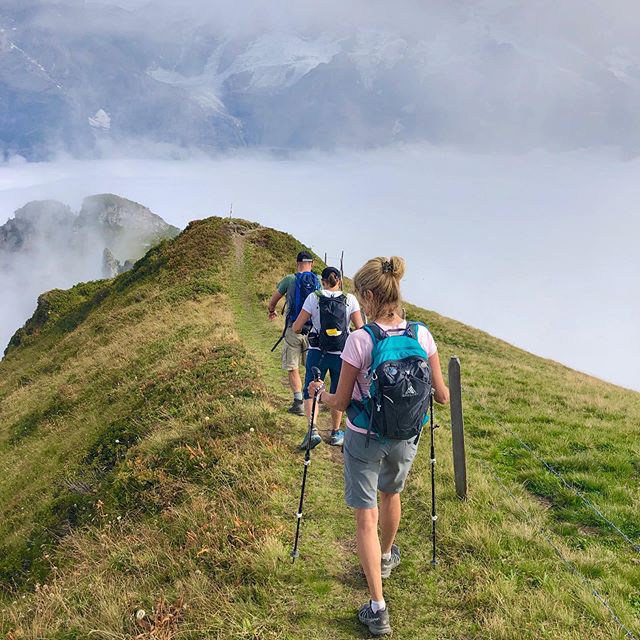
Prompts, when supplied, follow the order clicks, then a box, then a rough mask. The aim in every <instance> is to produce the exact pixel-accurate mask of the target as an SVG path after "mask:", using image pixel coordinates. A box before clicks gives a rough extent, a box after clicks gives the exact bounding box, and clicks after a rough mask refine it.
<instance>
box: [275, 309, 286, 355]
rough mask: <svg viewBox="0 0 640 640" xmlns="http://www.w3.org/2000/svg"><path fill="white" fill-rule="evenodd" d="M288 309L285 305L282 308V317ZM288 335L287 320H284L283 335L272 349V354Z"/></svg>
mask: <svg viewBox="0 0 640 640" xmlns="http://www.w3.org/2000/svg"><path fill="white" fill-rule="evenodd" d="M286 308H287V305H286V303H285V305H284V306H283V307H282V315H284V312H285V309H286ZM286 333H287V319H286V318H285V319H284V329H283V330H282V335H281V336H280V337H279V338H278V341H277V342H276V343H275V344H274V345H273V347H271V353H273V352H274V351H275V350H276V347H277V346H278V345H279V344H280V343H281V342H282V341H283V340H284V337H285V335H286Z"/></svg>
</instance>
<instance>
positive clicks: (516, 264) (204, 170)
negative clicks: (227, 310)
mask: <svg viewBox="0 0 640 640" xmlns="http://www.w3.org/2000/svg"><path fill="white" fill-rule="evenodd" d="M639 179H640V160H623V159H621V158H620V157H618V156H617V155H616V154H615V153H606V152H601V151H599V152H594V151H579V152H571V153H549V152H541V151H540V152H530V153H526V154H521V155H505V154H502V155H479V154H478V155H473V154H468V153H463V152H460V151H453V150H444V149H441V148H436V147H431V146H425V145H415V146H403V147H396V148H388V149H384V150H378V151H367V152H360V151H344V152H336V153H330V154H320V153H311V152H309V153H298V154H294V155H282V154H279V155H277V156H276V155H273V154H269V153H262V152H261V153H258V152H255V153H248V152H245V153H236V154H231V155H225V156H221V157H218V158H210V157H203V156H193V157H191V158H187V159H185V158H183V159H178V160H172V159H168V158H164V159H155V160H147V159H139V158H138V159H136V158H129V159H114V160H99V161H78V160H73V159H61V160H59V161H56V162H51V163H24V162H21V161H20V160H19V159H14V160H13V161H11V162H8V163H5V164H3V165H0V224H2V223H4V222H5V221H6V220H7V219H8V218H9V217H11V216H12V214H13V211H14V210H15V209H17V208H18V207H20V206H22V205H23V204H25V203H26V202H27V201H29V200H34V199H46V198H56V199H59V200H61V201H63V202H65V203H68V204H69V205H71V206H72V208H73V209H75V210H77V209H78V208H79V206H80V203H81V200H82V198H83V197H85V196H87V195H89V194H93V193H103V192H112V193H117V194H118V195H122V196H124V197H127V198H130V199H132V200H135V201H138V202H140V203H142V204H144V205H146V206H148V207H150V208H151V209H152V210H153V211H154V212H155V213H157V214H159V215H161V216H162V217H164V218H165V219H166V220H167V221H168V222H170V223H172V224H174V225H176V226H180V227H184V226H185V225H186V224H187V222H188V221H189V220H193V219H197V218H203V217H206V216H209V215H228V213H229V210H230V206H231V204H233V212H234V216H238V217H243V218H246V219H249V220H255V221H258V222H261V223H263V224H265V225H269V226H273V227H276V228H278V229H282V230H284V231H287V232H289V233H291V234H293V235H295V236H296V237H298V238H299V239H300V240H302V241H303V242H305V243H307V244H308V245H310V246H311V247H312V248H313V249H314V250H315V251H316V252H317V253H318V254H320V255H324V253H325V252H326V253H327V254H328V255H329V256H330V257H333V258H334V262H335V259H337V256H339V254H340V252H341V251H342V250H344V252H345V270H346V272H347V274H353V273H354V272H355V270H356V269H357V268H358V266H360V264H362V263H363V262H364V261H365V260H366V259H367V258H369V257H372V256H376V255H401V256H404V257H405V258H406V259H407V261H408V272H407V276H406V280H405V283H404V292H405V296H406V298H407V299H409V300H410V301H411V302H414V303H416V304H418V305H420V306H424V307H426V308H429V309H433V310H435V311H437V312H439V313H441V314H444V315H446V316H450V317H453V318H456V319H458V320H461V321H463V322H465V323H467V324H470V325H473V326H475V327H479V328H481V329H484V330H486V331H488V332H490V333H492V334H493V335H495V336H498V337H500V338H503V339H505V340H507V341H509V342H511V343H513V344H516V345H518V346H521V347H523V348H525V349H527V350H529V351H532V352H534V353H536V354H539V355H542V356H545V357H549V358H552V359H554V360H558V361H560V362H562V363H565V364H567V365H569V366H571V367H574V368H576V369H579V370H581V371H585V372H588V373H591V374H593V375H595V376H598V377H601V378H604V379H606V380H610V381H612V382H615V383H617V384H620V385H624V386H627V387H630V388H634V389H637V390H640V365H639V364H638V358H637V355H638V353H640V325H639V323H638V318H639V317H640V302H639V301H640V296H639V295H638V294H639V291H638V283H639V282H640V257H639V255H640V254H639V253H638V251H637V246H636V245H637V238H638V237H640V218H639V217H638V214H637V211H638V196H637V187H636V185H637V184H638V183H639ZM291 266H292V267H293V257H292V265H291ZM33 268H34V269H36V266H35V265H34V267H33ZM63 271H64V270H63ZM47 273H48V274H49V275H48V277H47V279H44V280H43V282H42V287H41V288H42V289H43V290H44V289H46V288H51V287H52V286H68V285H69V284H70V283H69V282H68V279H69V278H68V274H67V275H66V281H63V280H65V273H57V272H56V269H55V268H50V269H48V270H47ZM52 274H53V275H54V276H55V278H58V279H59V280H60V282H59V283H57V282H52V279H51V277H49V276H51V275H52ZM274 284H275V283H274ZM27 295H28V296H30V298H28V299H26V300H25V299H24V295H22V292H21V291H20V288H19V287H16V286H15V281H11V280H10V277H9V278H8V277H7V274H4V276H3V275H2V274H0V299H1V300H2V305H1V307H0V308H1V311H0V341H1V342H2V343H4V344H6V342H7V340H8V339H9V337H10V336H11V335H12V333H13V332H14V331H15V329H16V328H18V327H19V326H20V325H22V324H23V322H24V321H25V319H26V315H29V314H26V315H25V313H24V310H25V308H31V309H33V307H34V306H35V298H34V296H33V292H32V291H30V292H27ZM436 339H437V336H436Z"/></svg>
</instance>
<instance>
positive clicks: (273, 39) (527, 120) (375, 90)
mask: <svg viewBox="0 0 640 640" xmlns="http://www.w3.org/2000/svg"><path fill="white" fill-rule="evenodd" d="M276 4H277V3H276ZM177 6H178V5H176V4H175V3H174V2H168V1H167V0H153V1H150V2H146V3H142V5H141V6H137V5H135V9H134V10H132V11H127V10H126V9H123V8H122V7H119V6H115V4H113V3H109V2H101V3H85V2H80V1H79V0H5V1H4V2H3V3H2V6H1V7H0V143H1V145H2V148H3V150H4V152H5V153H9V154H10V153H19V154H22V155H24V156H26V157H28V158H30V159H37V158H42V157H47V156H48V155H50V154H52V153H55V152H56V151H59V150H60V149H64V150H67V151H70V152H72V153H74V154H76V155H87V154H89V155H94V154H96V153H100V152H102V151H105V150H107V151H110V152H113V151H116V150H118V149H119V148H120V146H121V145H123V144H126V143H132V142H133V143H134V144H137V145H140V144H142V143H144V142H146V143H152V144H155V143H162V144H166V143H168V144H171V145H177V146H188V147H198V148H201V149H205V150H209V151H211V150H216V149H225V148H230V147H242V146H254V145H260V146H267V147H275V148H278V149H282V148H301V147H302V148H307V147H322V148H327V147H336V146H341V147H344V146H352V145H355V146H371V145H383V144H388V143H391V142H407V141H409V142H416V141H428V142H431V143H433V144H447V145H455V146H462V147H465V148H471V149H485V150H486V149H491V150H516V151H523V150H530V149H536V148H540V147H546V148H550V149H579V148H584V147H591V146H602V147H617V148H620V149H622V150H624V151H625V152H626V153H630V154H635V153H636V152H637V149H638V143H639V142H640V140H639V138H638V134H637V133H635V132H637V131H638V130H640V127H638V126H637V125H638V117H639V116H638V110H637V108H636V107H637V104H638V101H639V99H640V83H639V82H638V79H639V78H640V64H639V60H640V52H639V51H638V49H637V39H636V38H634V37H631V35H630V34H631V33H632V32H633V28H632V25H634V24H635V23H636V21H637V20H636V18H635V13H634V12H628V11H627V12H626V11H625V9H624V7H623V5H622V4H621V5H620V6H616V7H613V6H612V7H611V8H610V10H609V11H602V8H601V6H600V3H599V2H598V1H597V0H589V2H586V3H585V2H578V1H577V0H570V2H569V3H565V4H564V5H562V6H560V5H558V6H557V7H556V6H554V7H550V6H549V5H548V4H547V3H544V2H542V1H541V0H540V1H538V0H536V2H532V3H528V4H527V5H523V4H522V3H519V4H518V3H504V2H500V1H499V0H488V1H487V2H483V3H479V4H478V3H460V4H456V5H451V4H450V3H442V2H436V3H428V4H423V6H420V3H407V5H406V6H404V7H403V8H402V9H400V8H398V9H397V10H396V9H395V8H393V9H392V8H391V6H389V7H388V9H387V12H386V13H385V11H384V10H381V7H380V6H377V7H376V8H372V9H371V10H369V11H365V10H363V7H362V6H360V9H358V8H357V7H355V8H353V10H352V11H349V10H348V9H347V8H345V9H343V10H342V12H340V11H337V10H336V7H332V8H330V9H329V8H328V9H327V11H326V12H321V11H319V10H316V11H313V10H310V9H309V8H307V10H306V11H305V10H304V9H303V8H296V7H294V8H291V10H290V11H288V12H287V11H284V12H283V11H281V12H280V13H278V10H277V9H278V6H279V5H278V6H274V8H273V10H272V13H273V14H274V15H271V13H270V11H269V10H268V9H265V7H262V8H261V7H260V6H259V5H258V4H256V6H255V7H254V9H255V11H254V13H255V15H253V16H252V10H251V7H252V4H251V3H249V4H248V5H247V6H246V7H243V8H240V7H237V6H231V3H225V2H221V3H217V4H215V5H212V4H211V3H206V2H202V1H201V0H190V2H188V3H183V4H181V5H179V9H177V8H176V7H177ZM325 13H326V15H325ZM387 14H388V15H387ZM627 14H629V15H627ZM567 15H576V16H580V20H578V21H576V23H572V22H567V20H566V16H567ZM274 16H276V17H274ZM278 16H279V17H278ZM234 17H235V22H234ZM533 24H535V25H536V27H535V28H533V27H532V25H533Z"/></svg>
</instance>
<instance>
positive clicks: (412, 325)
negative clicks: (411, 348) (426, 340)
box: [404, 321, 428, 340]
mask: <svg viewBox="0 0 640 640" xmlns="http://www.w3.org/2000/svg"><path fill="white" fill-rule="evenodd" d="M418 327H424V328H425V329H428V327H427V325H426V324H424V322H418V321H413V322H407V328H406V329H405V331H404V335H405V336H409V337H410V338H413V339H414V340H417V339H418Z"/></svg>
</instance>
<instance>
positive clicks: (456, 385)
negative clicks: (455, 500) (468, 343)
mask: <svg viewBox="0 0 640 640" xmlns="http://www.w3.org/2000/svg"><path fill="white" fill-rule="evenodd" d="M449 392H450V400H449V402H450V406H451V439H452V442H453V471H454V475H455V480H456V493H457V494H458V497H459V498H461V499H462V500H464V499H466V497H467V459H466V455H465V451H464V417H463V415H462V384H461V382H460V360H459V358H458V356H453V357H452V358H451V360H449Z"/></svg>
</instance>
